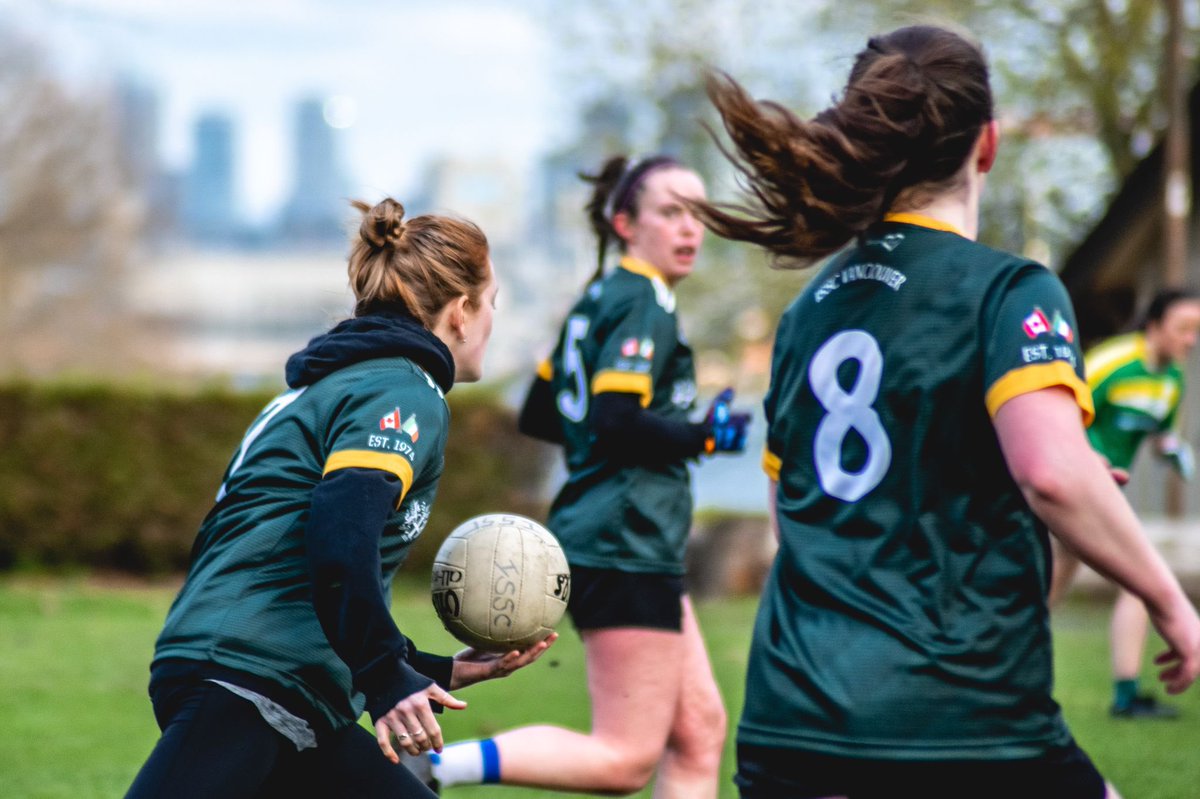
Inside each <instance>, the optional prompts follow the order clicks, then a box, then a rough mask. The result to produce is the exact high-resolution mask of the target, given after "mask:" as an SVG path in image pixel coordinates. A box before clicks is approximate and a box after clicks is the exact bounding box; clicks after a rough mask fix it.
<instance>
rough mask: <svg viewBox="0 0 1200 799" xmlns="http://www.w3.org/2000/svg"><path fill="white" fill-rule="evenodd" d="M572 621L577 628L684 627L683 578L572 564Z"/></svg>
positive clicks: (569, 606)
mask: <svg viewBox="0 0 1200 799" xmlns="http://www.w3.org/2000/svg"><path fill="white" fill-rule="evenodd" d="M567 610H568V612H570V614H571V621H573V622H574V623H575V628H576V629H578V630H597V629H602V628H611V627H649V628H652V629H656V630H671V631H673V632H679V631H680V630H682V629H683V577H681V576H679V575H677V574H639V573H635V572H623V571H617V570H616V569H594V568H591V567H590V566H572V567H571V597H570V599H569V600H567Z"/></svg>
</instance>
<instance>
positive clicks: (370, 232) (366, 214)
mask: <svg viewBox="0 0 1200 799" xmlns="http://www.w3.org/2000/svg"><path fill="white" fill-rule="evenodd" d="M356 207H358V208H359V210H361V211H362V212H363V220H362V224H361V225H359V227H358V235H359V236H360V237H362V240H363V241H365V242H366V243H367V244H369V245H371V246H372V247H374V248H375V249H381V250H382V249H393V248H394V247H395V246H396V245H397V244H399V243H400V242H401V241H402V240H403V239H404V233H405V231H406V230H407V228H408V226H407V225H405V224H404V206H403V205H401V204H400V203H398V202H397V201H395V200H393V199H392V198H391V197H388V198H386V199H384V200H382V201H380V202H378V203H376V204H375V206H374V207H372V208H369V209H368V208H367V206H366V204H365V203H363V204H356Z"/></svg>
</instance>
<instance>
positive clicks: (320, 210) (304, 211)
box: [281, 99, 349, 241]
mask: <svg viewBox="0 0 1200 799" xmlns="http://www.w3.org/2000/svg"><path fill="white" fill-rule="evenodd" d="M295 133H296V139H295V146H296V150H295V167H294V169H293V174H294V175H295V181H296V182H295V185H294V186H293V189H292V196H291V199H290V200H289V201H288V203H287V206H286V208H285V209H284V212H283V219H282V225H281V228H282V233H283V235H284V236H285V237H287V238H288V239H291V240H293V241H296V240H299V241H342V240H344V239H345V236H346V233H345V224H346V219H347V218H348V216H349V207H348V206H347V205H346V186H345V180H344V178H343V175H342V170H341V165H340V162H339V156H338V152H337V140H336V134H337V131H335V130H334V128H333V127H332V126H330V124H329V123H328V122H327V121H326V119H325V104H324V103H323V102H322V101H321V100H317V99H308V100H304V101H302V102H301V103H300V104H299V105H298V106H297V108H296V128H295Z"/></svg>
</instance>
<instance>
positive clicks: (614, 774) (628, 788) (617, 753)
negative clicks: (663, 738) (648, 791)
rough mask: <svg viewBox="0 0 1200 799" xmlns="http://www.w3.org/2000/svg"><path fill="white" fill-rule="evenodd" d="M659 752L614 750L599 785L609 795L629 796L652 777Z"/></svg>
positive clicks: (648, 782)
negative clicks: (601, 782) (601, 783)
mask: <svg viewBox="0 0 1200 799" xmlns="http://www.w3.org/2000/svg"><path fill="white" fill-rule="evenodd" d="M661 755H662V753H661V752H657V751H655V752H644V751H643V752H633V751H630V750H628V749H621V750H614V751H613V753H612V756H611V758H609V762H608V764H607V765H606V768H605V769H604V772H603V774H604V776H603V781H604V784H603V785H602V786H600V789H601V791H602V792H603V793H605V794H608V795H610V796H629V795H631V794H635V793H637V792H638V791H640V790H642V789H643V788H645V787H646V786H647V785H649V784H650V780H652V779H653V778H654V771H655V769H656V768H658V761H659V758H660V757H661Z"/></svg>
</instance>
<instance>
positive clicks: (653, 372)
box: [539, 257, 696, 574]
mask: <svg viewBox="0 0 1200 799" xmlns="http://www.w3.org/2000/svg"><path fill="white" fill-rule="evenodd" d="M539 376H540V377H541V378H542V379H543V380H546V381H549V383H550V388H551V389H552V392H553V396H554V403H555V408H556V410H557V412H558V415H559V417H560V421H561V423H562V431H563V446H564V449H565V454H566V460H567V471H568V476H567V481H566V483H565V484H564V485H563V487H562V490H561V491H560V492H559V494H558V496H557V497H556V498H555V500H554V504H553V506H552V508H551V510H550V518H549V520H548V525H549V527H550V529H551V530H553V531H554V534H555V535H556V536H558V538H559V540H560V541H561V542H562V546H563V549H564V551H565V552H566V554H567V558H568V560H569V561H570V562H571V563H572V564H574V565H581V566H590V567H594V568H608V569H619V570H622V571H629V572H643V573H667V574H682V573H683V571H684V566H683V557H684V549H685V546H686V542H687V535H688V530H689V528H690V524H691V512H692V494H691V484H690V476H689V474H688V468H687V464H686V463H685V462H684V460H682V459H681V460H676V461H671V462H664V463H656V464H647V465H643V464H628V463H618V462H615V461H614V460H613V459H612V458H611V457H610V456H609V455H608V454H606V453H605V451H604V448H603V447H602V446H597V442H596V437H595V434H594V432H593V430H592V427H591V425H590V424H589V413H590V410H591V400H592V398H593V397H594V396H596V395H598V394H602V393H605V392H618V393H627V394H635V395H637V396H638V398H639V401H640V403H641V405H642V407H643V408H645V409H647V410H648V411H650V412H652V413H654V414H657V415H658V416H660V417H662V418H664V419H669V420H678V421H686V420H687V414H688V411H689V410H691V408H692V407H693V405H694V403H695V397H696V377H695V368H694V365H693V362H692V351H691V348H690V347H689V346H688V345H687V344H686V343H685V342H684V341H683V339H682V338H681V336H680V334H679V324H678V320H677V318H676V315H675V294H674V292H672V291H671V288H670V287H669V286H668V285H667V284H666V282H665V281H664V280H663V278H662V276H661V275H660V274H659V273H658V271H657V270H655V269H654V267H653V266H651V265H649V264H647V263H645V262H643V261H639V260H636V259H634V258H629V257H625V258H622V259H621V263H620V267H619V268H617V269H614V270H612V271H611V272H610V273H609V274H608V275H607V276H606V277H605V278H603V279H602V280H598V281H596V282H594V283H592V284H591V285H590V286H588V288H587V290H586V291H585V292H584V295H583V297H581V298H580V300H579V301H578V302H577V303H576V304H575V306H574V307H573V308H572V309H571V312H570V315H569V316H568V317H567V320H566V323H565V324H564V325H563V329H562V333H561V334H560V336H559V339H558V342H557V345H556V346H555V349H554V352H553V354H552V355H551V357H550V359H549V360H547V361H545V362H543V364H542V365H541V366H540V367H539Z"/></svg>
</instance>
